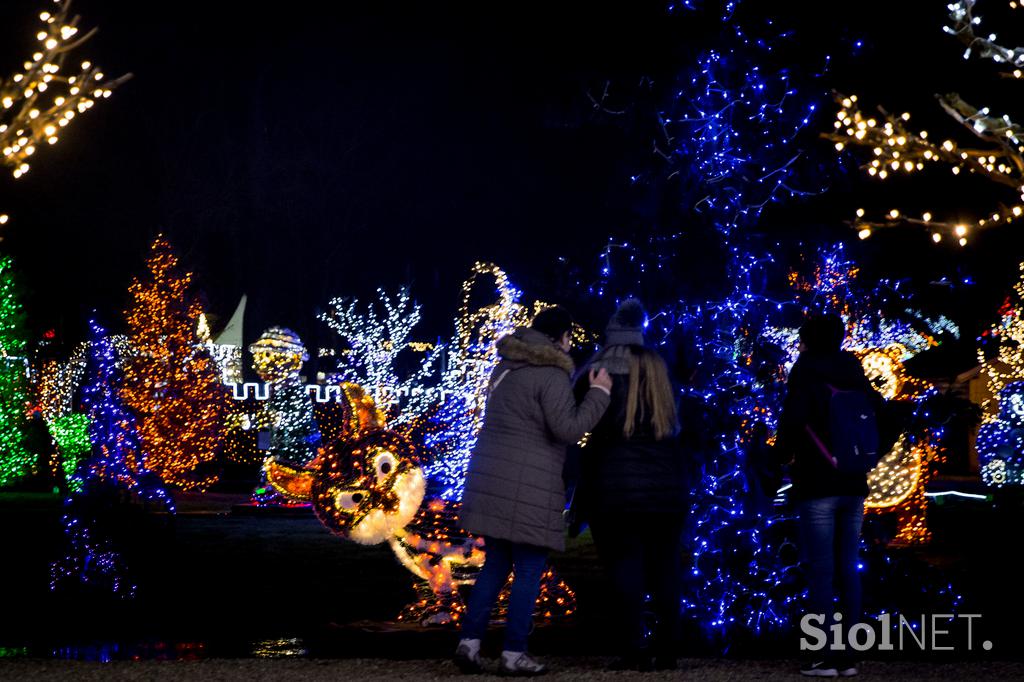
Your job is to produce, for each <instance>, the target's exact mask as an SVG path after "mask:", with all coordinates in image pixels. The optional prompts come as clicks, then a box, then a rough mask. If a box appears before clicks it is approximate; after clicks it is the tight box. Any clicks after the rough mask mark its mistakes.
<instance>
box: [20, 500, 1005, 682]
mask: <svg viewBox="0 0 1024 682" xmlns="http://www.w3.org/2000/svg"><path fill="white" fill-rule="evenodd" d="M241 499H243V498H242V497H241V496H236V495H205V496H182V497H181V498H180V499H179V514H178V515H177V516H176V517H175V519H174V521H173V523H172V524H168V523H167V519H166V518H163V519H160V518H154V517H153V516H152V515H149V516H145V515H139V516H138V517H137V518H134V519H132V520H130V523H129V528H128V530H129V532H131V533H132V535H131V537H133V538H134V539H135V540H134V541H133V545H134V550H133V552H132V554H131V555H130V556H129V557H128V558H129V560H130V562H131V565H132V566H133V567H134V574H135V575H134V577H135V579H136V581H137V582H138V584H139V585H140V592H139V597H138V598H137V599H136V600H135V601H134V602H132V603H128V604H123V605H111V604H109V603H94V602H90V601H88V600H81V601H77V602H76V601H72V600H70V599H68V598H66V597H54V596H53V595H52V594H51V593H50V591H49V590H48V581H49V575H48V568H47V567H48V562H49V561H50V560H51V559H52V558H53V557H54V556H56V553H57V551H58V548H59V543H58V540H59V518H60V514H61V508H60V503H59V500H58V499H57V498H55V497H54V496H52V495H45V494H25V493H22V494H15V493H0V529H2V530H3V533H4V542H3V543H2V545H0V589H2V590H3V593H2V596H0V604H2V607H0V608H2V616H0V660H4V659H5V658H6V659H7V660H8V661H11V660H13V661H15V662H14V663H4V664H3V665H2V667H0V678H4V679H8V678H9V676H10V675H11V674H12V671H16V672H17V673H18V677H19V678H21V677H22V676H23V675H24V676H31V675H36V674H40V675H45V674H49V673H53V672H55V671H56V670H58V669H59V670H62V671H67V672H68V674H74V675H75V676H76V677H78V678H80V679H91V678H90V677H89V676H90V675H91V674H93V672H91V671H93V668H91V667H90V666H88V665H85V666H70V667H68V666H62V667H59V668H53V667H52V665H56V664H45V663H40V662H27V661H25V659H26V658H40V657H44V658H45V657H60V658H72V659H75V658H77V659H84V660H97V659H100V660H102V659H104V658H110V659H115V660H123V659H132V658H138V659H141V660H152V659H160V658H173V659H182V658H184V659H188V658H200V659H204V662H203V663H202V666H209V667H197V668H191V670H192V671H193V672H197V671H209V672H210V675H211V679H235V676H236V675H242V674H245V675H250V674H255V675H266V676H267V677H266V679H272V678H273V679H285V678H288V677H289V676H290V675H292V671H301V672H295V674H296V675H300V674H301V675H307V674H308V675H309V677H308V679H317V678H318V677H317V675H319V674H320V673H321V672H322V673H323V675H327V674H330V675H332V676H341V675H344V676H348V675H349V674H350V673H351V672H353V671H357V670H370V671H372V670H377V671H378V672H379V673H380V674H381V675H385V674H387V675H388V676H401V675H402V674H404V673H403V672H402V671H407V672H408V674H410V675H412V674H414V673H415V671H416V670H418V669H420V667H421V664H413V663H411V661H414V660H421V659H437V658H441V657H444V656H445V655H446V654H447V652H448V651H450V649H451V647H452V646H453V644H454V635H453V633H451V632H450V631H447V630H431V629H423V628H418V627H393V626H390V625H387V624H386V623H387V622H388V621H391V620H393V618H394V617H395V615H396V614H397V613H398V612H399V611H400V610H401V608H402V607H403V606H404V605H405V604H407V603H408V602H410V601H412V600H413V598H414V591H413V588H412V585H413V582H412V580H411V576H410V574H408V573H407V572H406V571H405V569H404V568H402V567H401V566H400V565H399V564H398V562H397V561H396V560H395V558H394V557H393V555H392V554H391V551H390V550H389V549H388V548H387V547H386V546H378V547H362V546H359V545H355V544H353V543H349V542H345V541H342V540H340V539H338V538H336V537H334V536H332V535H331V534H330V533H329V532H328V531H327V530H325V529H324V528H323V527H322V526H321V525H320V523H319V522H318V521H317V520H316V519H315V518H314V517H313V516H312V513H311V512H308V511H305V512H299V513H295V514H290V515H244V514H237V513H236V514H232V513H230V511H231V508H232V505H234V504H235V503H237V502H239V501H240V500H241ZM1022 522H1024V515H1022V513H1021V508H1020V505H1019V504H1018V503H1016V502H1014V503H1011V504H1008V505H1007V506H1006V507H1005V508H1003V509H1000V510H995V509H994V508H993V506H992V505H991V504H990V503H982V502H969V503H967V502H964V503H960V502H952V501H950V502H945V503H943V504H941V505H936V506H935V507H934V508H933V509H932V527H933V529H934V530H935V535H936V539H935V542H934V543H933V544H932V545H931V546H930V547H929V548H928V549H927V552H926V553H927V557H928V559H929V561H931V562H932V563H936V564H939V565H942V566H943V567H944V568H945V569H946V570H947V571H948V572H949V574H950V575H952V576H954V577H955V578H956V579H957V580H958V581H959V582H960V584H961V585H962V586H963V587H964V593H965V596H966V597H967V599H968V604H969V605H968V606H967V608H965V610H964V612H977V613H981V614H983V616H984V618H985V621H986V626H987V627H990V628H991V629H990V630H987V631H986V636H991V638H992V639H993V641H995V643H996V646H995V647H994V649H993V651H992V652H990V653H989V654H985V655H984V656H985V657H984V658H978V659H977V663H974V664H972V666H973V667H970V668H949V669H948V671H947V672H949V673H951V674H952V673H956V671H960V670H962V671H964V674H968V673H967V671H970V672H969V674H971V675H976V674H983V675H986V676H988V675H990V674H995V669H993V670H989V669H987V668H985V667H984V666H985V665H990V664H992V663H991V661H995V660H1007V659H1016V660H1021V659H1024V647H1021V646H1020V645H1019V639H1020V636H1021V635H1022V634H1024V625H1022V624H1021V621H1020V620H1019V617H1018V614H1021V613H1024V597H1022V590H1020V589H1019V586H1018V581H1019V580H1020V577H1019V576H1020V575H1021V563H1020V558H1019V555H1018V553H1017V551H1016V546H1015V544H1016V543H1015V538H1016V536H1017V535H1018V533H1019V529H1020V528H1021V523H1022ZM555 566H556V569H557V570H558V571H559V573H560V574H561V575H562V576H563V577H564V578H565V579H566V580H567V581H569V583H570V584H571V585H572V586H573V587H574V589H576V591H577V593H578V595H579V613H578V615H577V618H576V619H575V620H574V621H573V622H570V623H563V624H560V625H557V626H553V627H546V628H542V629H540V630H539V631H538V633H537V635H536V637H535V638H534V643H535V645H536V647H535V648H536V650H537V652H538V653H539V654H541V655H552V654H558V655H559V656H572V657H573V658H571V659H569V663H567V665H569V666H570V667H572V668H573V669H577V668H579V667H580V666H583V669H586V670H589V671H590V672H589V673H587V674H588V675H589V674H592V673H593V674H596V673H595V671H597V670H600V669H601V668H602V667H603V665H604V663H603V662H602V659H601V658H600V657H601V656H606V655H608V653H609V651H610V648H609V647H610V643H609V632H610V631H611V623H610V622H609V620H608V615H607V601H606V598H605V594H604V586H603V582H602V578H601V576H600V571H599V570H598V564H597V561H596V556H595V553H594V550H593V546H592V545H591V544H590V543H589V541H588V540H586V539H583V540H582V541H577V542H575V543H573V544H572V545H571V547H570V549H569V551H567V552H566V553H565V554H562V555H559V556H558V557H556V559H555ZM493 644H494V643H492V645H493ZM4 647H6V648H4ZM292 649H293V650H295V652H294V653H298V652H301V653H302V655H303V656H305V657H308V658H311V659H367V658H373V659H389V660H391V661H393V662H394V667H393V669H392V668H388V667H387V666H389V665H391V664H386V663H381V662H380V661H379V660H378V661H377V662H374V663H368V662H365V661H363V662H357V661H355V660H353V661H351V662H343V661H339V660H333V661H331V662H330V663H318V662H313V661H310V662H307V663H299V662H296V661H288V662H281V661H278V662H263V663H259V664H257V663H255V662H251V663H250V662H245V661H228V660H222V659H235V658H250V657H253V656H256V655H258V652H263V653H265V654H269V655H276V656H280V655H282V654H285V653H288V651H289V650H292ZM795 652H796V647H795V642H794V641H787V642H775V643H771V644H770V645H768V646H764V647H762V649H761V650H760V651H753V652H749V651H748V652H746V653H747V654H749V655H753V656H756V657H758V658H762V659H765V658H778V659H786V658H791V657H792V655H793V654H795ZM742 653H743V652H740V651H734V652H731V654H732V655H737V654H742ZM684 654H685V655H689V656H703V655H706V654H707V652H705V651H701V650H699V648H697V647H694V646H686V647H684ZM205 659H210V660H205ZM943 660H952V659H938V661H939V662H940V663H941V662H942V661H943ZM934 664H935V663H930V664H928V665H929V667H926V668H922V669H920V670H918V672H919V673H923V672H927V671H933V670H934V671H936V672H935V674H936V675H937V674H939V672H937V671H939V670H941V668H932V667H930V666H932V665H934ZM11 665H13V666H15V667H9V666H11ZM48 665H50V666H51V667H48ZM193 665H195V664H194V663H189V664H187V665H183V666H181V670H182V671H184V670H187V669H190V668H189V666H193ZM733 665H734V664H733V663H728V662H716V661H714V660H713V659H701V660H700V661H697V660H694V661H692V662H691V664H690V666H689V667H690V668H692V669H691V670H690V671H689V673H688V675H687V677H694V678H696V679H718V678H717V677H715V675H723V676H738V675H748V674H750V675H755V676H760V675H776V674H779V675H782V674H786V675H788V674H789V673H790V672H791V671H792V669H793V664H792V663H791V662H788V661H785V660H781V661H780V662H777V663H753V662H747V663H743V664H742V665H740V664H736V665H740V667H739V668H733V667H731V666H733ZM876 665H878V666H880V667H879V671H880V672H881V671H884V674H885V675H886V676H895V677H897V678H900V679H902V678H901V677H900V676H901V675H903V674H904V673H905V674H906V675H911V672H910V670H911V669H906V670H905V669H904V668H902V667H900V665H899V664H894V663H890V662H886V663H884V664H883V663H879V664H876ZM289 666H296V667H294V668H293V667H289ZM381 666H383V667H381ZM446 666H447V664H444V663H440V662H434V663H430V664H428V665H426V667H425V668H422V669H423V670H424V671H426V672H425V673H424V674H427V675H434V674H436V675H442V674H444V673H445V670H446V669H447V668H446ZM588 666H589V667H588ZM178 668H179V666H171V667H170V668H168V669H165V668H163V667H160V666H159V665H157V666H155V667H152V668H149V667H147V668H145V669H144V670H145V675H149V674H153V675H158V674H159V675H163V674H165V673H166V674H168V675H171V677H167V678H163V677H159V678H154V679H174V677H173V676H174V675H180V674H183V673H181V672H175V671H176V670H178ZM913 669H917V668H913ZM103 670H105V671H108V672H110V674H112V675H114V674H116V675H120V674H122V673H123V674H124V675H127V677H124V678H118V677H112V678H110V679H134V678H133V677H132V675H136V674H139V672H140V671H142V670H143V669H142V668H134V667H128V668H122V667H121V665H120V664H118V665H114V666H109V667H105V668H103ZM1000 670H1003V669H1001V668H1000ZM1005 670H1012V671H1015V672H1019V673H1020V674H1019V675H1014V676H1013V677H1015V678H1016V679H1024V669H1019V670H1018V669H1017V668H1015V667H1010V668H1006V669H1005ZM47 671H48V672H47ZM240 671H241V672H240ZM318 671H319V672H318ZM324 671H330V672H324ZM389 671H391V672H389ZM392 673H393V674H392ZM203 674H204V675H205V672H204V673H203ZM278 674H280V675H282V676H284V677H278V676H277V675H278ZM416 674H417V675H419V674H420V673H416ZM572 674H575V675H579V674H581V673H572ZM929 674H930V673H929ZM956 674H957V675H959V673H956ZM1000 675H1001V673H1000ZM25 678H30V677H25ZM36 679H38V678H36ZM257 679H262V678H260V677H257ZM567 679H570V678H567ZM915 679H923V678H921V677H920V676H917V677H915Z"/></svg>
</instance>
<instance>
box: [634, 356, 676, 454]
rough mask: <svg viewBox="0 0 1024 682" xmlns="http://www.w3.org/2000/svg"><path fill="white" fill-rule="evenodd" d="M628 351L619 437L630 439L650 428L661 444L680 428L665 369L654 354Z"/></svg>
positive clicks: (662, 362) (673, 397) (660, 360)
mask: <svg viewBox="0 0 1024 682" xmlns="http://www.w3.org/2000/svg"><path fill="white" fill-rule="evenodd" d="M629 350H630V352H629V391H628V393H627V394H626V423H625V425H624V426H623V428H622V433H623V435H624V436H626V438H630V437H632V435H633V434H634V433H636V432H637V431H638V430H646V428H647V427H649V429H650V431H651V432H652V433H653V435H654V439H655V440H664V439H665V438H668V437H669V436H672V435H674V434H675V433H676V431H677V430H678V428H679V415H678V413H677V412H676V401H675V396H674V395H673V391H672V382H671V381H669V378H668V367H666V365H665V361H664V360H662V359H661V356H660V355H658V354H657V353H656V352H654V351H653V350H650V349H647V348H644V347H642V346H631V347H630V349H629Z"/></svg>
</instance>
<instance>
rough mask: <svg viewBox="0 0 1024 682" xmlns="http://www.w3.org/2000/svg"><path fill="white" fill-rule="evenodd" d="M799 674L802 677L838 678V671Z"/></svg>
mask: <svg viewBox="0 0 1024 682" xmlns="http://www.w3.org/2000/svg"><path fill="white" fill-rule="evenodd" d="M800 674H801V675H803V676H804V677H839V671H837V670H835V669H825V670H801V671H800Z"/></svg>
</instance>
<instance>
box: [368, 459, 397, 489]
mask: <svg viewBox="0 0 1024 682" xmlns="http://www.w3.org/2000/svg"><path fill="white" fill-rule="evenodd" d="M373 466H374V468H375V469H376V470H377V481H378V482H380V481H383V480H384V479H386V478H388V477H389V476H391V474H393V473H395V469H397V468H398V460H397V459H395V456H394V455H392V454H391V453H390V452H382V453H381V454H379V455H377V457H376V458H374V460H373Z"/></svg>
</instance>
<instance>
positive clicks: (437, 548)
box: [264, 384, 575, 625]
mask: <svg viewBox="0 0 1024 682" xmlns="http://www.w3.org/2000/svg"><path fill="white" fill-rule="evenodd" d="M346 386H347V390H346V395H347V396H355V395H358V396H359V398H358V400H357V401H356V402H357V403H361V404H362V405H364V407H365V406H366V405H370V404H372V400H371V399H370V398H369V397H368V396H366V395H365V394H364V393H362V392H361V389H359V387H358V386H355V385H353V384H348V385H346ZM352 402H353V401H352V400H351V399H350V400H349V401H348V404H352ZM366 417H367V415H366V413H365V411H364V415H363V418H358V417H356V418H354V419H353V422H352V424H351V430H348V431H347V433H337V434H332V435H333V436H334V437H325V438H324V443H325V445H324V447H322V448H321V450H320V454H319V455H318V456H317V457H316V459H314V460H313V462H311V463H310V464H309V465H307V466H306V467H301V468H300V467H296V466H294V465H292V464H290V463H288V462H286V461H284V460H279V459H271V460H268V462H267V464H266V466H265V468H264V471H265V472H266V477H267V482H268V484H270V485H272V486H273V487H274V488H275V489H277V490H278V491H280V492H282V493H284V494H285V495H287V496H288V497H290V498H291V499H293V500H296V501H311V502H312V503H313V509H314V511H315V512H316V515H317V518H319V519H320V521H321V522H322V523H323V524H324V525H325V526H326V527H327V528H328V529H329V530H331V531H332V532H334V533H336V534H337V535H340V536H341V537H343V538H346V539H348V540H352V541H354V542H358V543H360V544H364V545H375V544H379V543H382V542H387V543H388V544H389V545H390V546H391V549H392V550H393V551H394V553H395V556H396V557H398V560H399V561H400V562H401V563H402V565H403V566H405V567H406V568H407V569H408V570H409V571H410V572H412V573H413V574H414V575H415V576H417V577H418V578H420V580H421V581H422V582H421V583H420V585H419V586H418V592H419V599H418V600H417V601H416V602H415V603H413V604H410V605H409V606H407V607H406V608H405V609H404V610H403V611H402V613H401V614H400V615H399V620H406V621H416V622H420V623H423V624H426V625H441V624H446V623H451V622H453V621H457V620H458V619H459V617H460V616H461V615H462V612H463V610H464V607H463V604H462V600H461V599H460V597H459V592H458V587H459V586H460V585H467V584H472V582H473V581H474V579H475V578H476V574H477V572H478V571H479V570H480V567H481V566H482V565H483V562H484V543H483V538H478V537H474V536H471V535H469V534H467V533H465V532H464V531H462V530H461V529H459V528H458V526H457V524H456V523H455V521H456V518H457V516H458V509H459V505H458V503H456V502H450V501H447V500H443V499H440V498H429V497H428V496H427V481H426V477H425V476H424V474H423V468H422V464H423V461H422V459H421V457H420V455H419V451H418V450H417V448H416V447H415V446H414V445H413V443H412V442H411V441H410V440H408V439H407V438H405V437H404V436H402V435H400V434H398V433H396V432H394V431H389V430H385V429H382V428H379V426H378V428H376V429H374V423H376V424H378V425H379V423H380V422H376V420H375V419H369V420H368V419H367V418H366ZM325 436H326V434H325ZM574 608H575V595H574V594H573V593H572V591H571V590H570V589H569V588H568V587H567V586H566V585H565V583H563V582H562V581H560V580H557V579H556V578H555V577H554V574H553V573H552V572H551V571H550V570H549V571H547V572H546V573H545V579H544V585H543V588H542V592H541V596H540V598H539V599H538V603H537V609H538V613H539V614H540V615H541V616H544V617H549V618H550V617H552V616H561V615H569V614H571V613H572V612H573V609H574Z"/></svg>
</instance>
